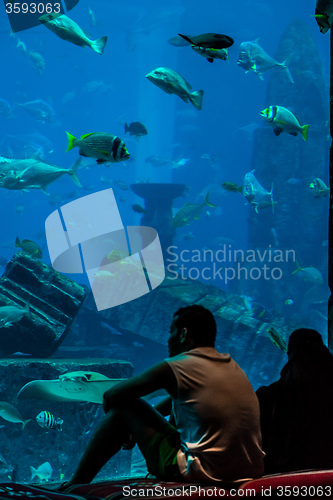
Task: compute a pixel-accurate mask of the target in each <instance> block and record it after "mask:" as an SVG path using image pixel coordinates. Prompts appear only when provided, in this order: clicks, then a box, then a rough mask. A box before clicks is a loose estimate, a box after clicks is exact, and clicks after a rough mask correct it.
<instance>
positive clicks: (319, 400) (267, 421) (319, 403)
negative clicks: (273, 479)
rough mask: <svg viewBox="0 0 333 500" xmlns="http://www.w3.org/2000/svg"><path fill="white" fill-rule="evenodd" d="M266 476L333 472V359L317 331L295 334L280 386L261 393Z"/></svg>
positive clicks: (298, 331) (296, 331)
mask: <svg viewBox="0 0 333 500" xmlns="http://www.w3.org/2000/svg"><path fill="white" fill-rule="evenodd" d="M257 396H258V399H259V403H260V411H261V430H262V439H263V450H264V451H265V453H266V457H265V459H264V461H265V474H271V473H276V472H288V471H296V470H303V469H317V468H321V469H323V468H333V356H332V355H331V354H330V352H329V350H328V349H327V347H326V346H325V345H324V344H323V340H322V338H321V335H320V334H319V333H318V332H317V331H316V330H311V329H308V328H301V329H299V330H295V331H294V332H293V333H292V334H291V335H290V338H289V342H288V362H287V363H286V365H285V366H284V367H283V368H282V371H281V377H280V379H279V380H278V381H277V382H274V383H273V384H271V385H269V386H268V387H267V386H264V387H260V388H259V389H258V390H257Z"/></svg>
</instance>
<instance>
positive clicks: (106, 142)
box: [66, 132, 130, 164]
mask: <svg viewBox="0 0 333 500" xmlns="http://www.w3.org/2000/svg"><path fill="white" fill-rule="evenodd" d="M66 133H67V136H68V147H67V150H66V152H67V151H69V150H71V149H73V148H75V147H76V146H77V147H79V148H80V149H79V154H80V155H81V156H87V157H89V158H96V162H97V163H98V164H101V163H118V162H120V161H124V160H127V159H128V158H129V157H130V154H129V152H128V151H127V148H126V146H125V144H124V142H123V141H122V140H121V139H120V138H119V137H117V136H116V135H113V134H109V133H108V132H94V133H91V134H85V135H82V136H81V137H80V139H76V137H74V136H73V135H71V134H69V133H68V132H66Z"/></svg>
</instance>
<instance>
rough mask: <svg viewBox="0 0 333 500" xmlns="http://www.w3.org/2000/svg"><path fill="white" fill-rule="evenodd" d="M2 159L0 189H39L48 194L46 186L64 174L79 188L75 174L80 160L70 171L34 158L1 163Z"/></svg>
mask: <svg viewBox="0 0 333 500" xmlns="http://www.w3.org/2000/svg"><path fill="white" fill-rule="evenodd" d="M2 159H3V157H0V187H3V188H5V189H11V190H28V189H41V190H42V191H43V192H44V193H46V194H48V193H47V192H46V188H47V186H48V185H49V184H51V183H52V182H54V181H55V180H57V179H59V177H61V176H62V175H64V174H68V175H70V176H71V178H72V179H73V181H74V182H75V184H77V185H78V186H81V183H80V181H79V178H78V176H77V174H76V171H77V169H78V168H79V165H80V161H81V158H79V159H78V160H76V162H75V163H74V165H72V167H71V168H70V169H67V168H61V167H58V166H57V165H53V164H52V163H47V162H45V161H44V160H42V159H41V158H36V157H35V158H30V159H25V160H12V161H9V162H8V161H6V162H3V163H2ZM7 160H8V159H7Z"/></svg>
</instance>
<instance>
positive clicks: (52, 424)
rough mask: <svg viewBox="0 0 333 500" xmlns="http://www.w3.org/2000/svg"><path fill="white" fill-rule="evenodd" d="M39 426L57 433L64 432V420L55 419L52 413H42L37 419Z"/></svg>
mask: <svg viewBox="0 0 333 500" xmlns="http://www.w3.org/2000/svg"><path fill="white" fill-rule="evenodd" d="M36 421H37V424H38V425H40V426H41V427H43V428H44V429H55V430H56V431H62V424H63V422H64V421H63V420H62V418H59V417H55V416H54V415H52V413H50V412H48V411H41V412H40V413H38V415H37V417H36Z"/></svg>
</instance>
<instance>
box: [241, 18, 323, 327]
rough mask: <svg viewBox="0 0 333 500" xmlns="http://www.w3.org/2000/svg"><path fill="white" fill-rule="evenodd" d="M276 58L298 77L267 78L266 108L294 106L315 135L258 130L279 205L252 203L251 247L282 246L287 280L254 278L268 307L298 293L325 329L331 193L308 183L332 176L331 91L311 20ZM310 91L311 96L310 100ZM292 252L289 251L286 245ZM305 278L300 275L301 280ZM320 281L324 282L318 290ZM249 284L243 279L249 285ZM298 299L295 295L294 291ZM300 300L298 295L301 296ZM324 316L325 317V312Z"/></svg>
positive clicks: (260, 172) (265, 175)
mask: <svg viewBox="0 0 333 500" xmlns="http://www.w3.org/2000/svg"><path fill="white" fill-rule="evenodd" d="M275 56H276V59H277V60H279V61H281V60H284V59H286V58H288V56H290V62H289V63H288V66H289V69H290V72H291V74H292V76H293V79H294V83H291V82H290V81H289V80H288V79H287V78H286V76H285V74H284V72H275V73H274V75H273V76H272V78H271V79H270V81H269V85H268V91H267V95H266V98H265V102H264V105H263V107H265V106H266V107H269V106H283V107H285V108H288V109H290V110H292V112H293V113H294V114H295V115H296V116H297V118H298V119H299V121H300V123H301V125H305V124H310V127H309V140H308V141H304V140H303V139H302V137H301V136H300V135H298V136H297V137H294V136H292V135H290V134H288V133H281V135H279V136H276V135H275V134H274V132H273V130H272V128H271V127H267V126H266V127H265V126H263V127H260V128H258V129H257V130H255V132H254V147H253V158H252V166H251V167H252V168H253V169H255V175H256V177H257V179H258V180H259V181H260V183H262V184H263V185H264V186H265V187H266V188H267V189H268V190H269V189H270V188H271V186H272V188H273V192H272V196H273V200H274V202H276V203H274V210H273V209H272V210H271V209H270V208H266V209H265V210H263V211H260V212H259V213H258V214H257V213H255V212H254V210H253V208H252V207H250V208H249V210H251V212H250V218H249V234H248V248H251V249H260V248H262V249H264V248H267V247H268V246H270V247H271V248H272V250H273V251H278V252H280V253H281V261H280V262H279V264H278V265H279V267H280V268H281V269H282V271H283V277H282V279H279V280H276V281H275V282H270V284H269V286H267V283H265V282H263V280H259V281H257V282H256V283H252V284H251V286H253V285H254V286H255V287H256V296H257V297H258V296H259V297H260V296H264V297H265V300H266V301H267V302H266V303H267V304H268V307H269V306H271V307H272V306H273V305H274V306H276V305H277V307H278V309H279V310H280V313H282V314H283V312H284V311H283V307H280V305H281V304H282V306H283V304H284V302H285V300H286V299H288V298H289V297H290V296H292V297H297V299H298V303H297V304H296V305H297V307H299V309H298V311H299V320H300V321H301V322H303V323H304V324H308V325H311V326H312V327H314V328H318V329H321V328H323V325H324V321H325V319H324V318H325V316H326V309H324V307H325V305H326V303H327V299H328V288H327V285H326V282H327V246H326V244H325V243H326V242H327V226H326V223H325V221H326V214H327V200H328V197H322V198H321V197H318V198H315V197H314V196H313V193H312V192H311V190H310V189H309V186H310V184H311V182H312V181H313V180H314V179H316V178H320V179H322V180H323V181H324V182H327V183H328V158H327V149H328V148H327V146H328V140H329V136H328V134H329V130H328V113H327V95H326V94H327V92H326V85H325V80H324V74H323V67H322V63H321V60H320V56H319V52H318V49H317V47H316V45H315V43H314V41H313V39H312V35H311V33H310V31H309V29H308V28H307V26H306V25H305V24H304V23H303V21H300V20H294V21H293V22H291V23H290V24H289V26H288V27H287V29H286V31H285V33H284V35H283V36H282V38H281V41H280V44H279V47H278V50H277V53H276V55H275ZM309 95H310V96H311V99H309ZM289 250H290V251H291V252H293V258H291V259H289V260H288V261H287V259H286V258H285V254H286V252H287V251H289ZM298 267H300V268H312V267H313V268H315V269H316V270H318V271H319V272H320V273H321V274H322V276H323V280H322V282H321V283H316V282H313V283H312V282H310V281H307V280H302V278H301V274H298V273H297V272H295V271H296V270H297V269H298ZM300 278H301V279H300ZM314 285H320V286H319V287H318V289H313V286H314ZM246 286H247V283H244V287H245V289H246ZM294 301H295V298H294ZM295 302H296V301H295ZM313 304H320V305H319V306H315V307H319V308H322V310H321V309H320V310H319V312H318V314H317V312H316V313H314V314H313V313H311V314H309V306H311V307H312V306H313ZM319 315H322V316H323V317H320V316H319Z"/></svg>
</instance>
